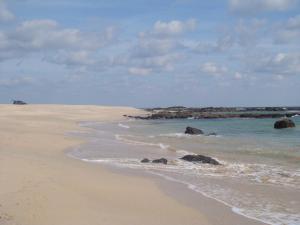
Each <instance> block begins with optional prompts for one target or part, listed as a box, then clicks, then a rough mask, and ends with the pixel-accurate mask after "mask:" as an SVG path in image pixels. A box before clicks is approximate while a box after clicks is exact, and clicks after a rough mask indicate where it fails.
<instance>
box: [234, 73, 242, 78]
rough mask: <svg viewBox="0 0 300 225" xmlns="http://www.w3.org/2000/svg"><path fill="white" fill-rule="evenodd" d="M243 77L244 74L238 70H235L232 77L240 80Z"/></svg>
mask: <svg viewBox="0 0 300 225" xmlns="http://www.w3.org/2000/svg"><path fill="white" fill-rule="evenodd" d="M243 77H244V76H243V75H242V74H241V73H240V72H235V74H234V78H235V79H236V80H241V79H243Z"/></svg>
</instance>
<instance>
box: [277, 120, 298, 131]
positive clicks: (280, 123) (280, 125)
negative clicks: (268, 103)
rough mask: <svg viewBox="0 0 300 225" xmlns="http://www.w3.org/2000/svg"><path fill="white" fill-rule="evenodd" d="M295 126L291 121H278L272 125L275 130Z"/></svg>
mask: <svg viewBox="0 0 300 225" xmlns="http://www.w3.org/2000/svg"><path fill="white" fill-rule="evenodd" d="M295 126H296V125H295V123H294V122H293V121H292V120H291V119H282V120H278V121H276V122H275V124H274V128H275V129H283V128H291V127H295Z"/></svg>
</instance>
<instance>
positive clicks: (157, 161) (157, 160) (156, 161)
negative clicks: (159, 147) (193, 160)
mask: <svg viewBox="0 0 300 225" xmlns="http://www.w3.org/2000/svg"><path fill="white" fill-rule="evenodd" d="M152 163H162V164H167V163H168V160H167V159H165V158H160V159H154V160H152Z"/></svg>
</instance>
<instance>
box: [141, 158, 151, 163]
mask: <svg viewBox="0 0 300 225" xmlns="http://www.w3.org/2000/svg"><path fill="white" fill-rule="evenodd" d="M148 162H150V160H149V159H147V158H144V159H142V160H141V163H148Z"/></svg>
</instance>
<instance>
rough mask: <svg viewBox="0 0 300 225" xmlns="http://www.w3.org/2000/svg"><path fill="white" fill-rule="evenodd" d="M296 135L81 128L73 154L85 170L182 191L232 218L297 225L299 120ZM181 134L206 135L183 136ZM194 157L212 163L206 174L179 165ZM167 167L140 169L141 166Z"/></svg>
mask: <svg viewBox="0 0 300 225" xmlns="http://www.w3.org/2000/svg"><path fill="white" fill-rule="evenodd" d="M293 120H294V121H295V123H296V128H292V129H284V130H275V129H273V124H274V121H275V120H274V119H217V120H155V121H127V122H121V123H113V124H105V123H102V124H101V123H94V124H93V123H88V124H87V123H83V124H82V126H87V127H91V128H94V130H95V132H91V133H81V134H77V135H80V136H85V137H87V138H88V139H89V142H88V143H87V144H85V145H83V146H81V147H79V148H77V149H74V150H73V151H72V152H71V154H72V156H75V157H77V158H80V159H82V160H84V161H87V162H96V163H102V164H104V165H113V166H115V167H117V168H130V169H134V170H139V171H143V172H146V173H151V174H155V175H157V176H160V177H163V178H164V179H167V180H170V181H171V182H178V183H182V184H185V185H186V187H187V188H188V189H190V190H193V191H195V192H199V193H201V194H203V195H205V196H207V197H210V198H213V199H216V200H218V201H220V202H222V203H224V204H226V205H228V206H230V207H231V208H232V210H233V211H234V212H236V213H238V214H241V215H244V216H247V217H249V218H255V219H257V220H260V221H263V222H265V223H268V224H276V225H277V224H278V225H279V224H290V225H296V224H297V225H299V224H300V129H299V127H300V117H295V118H293ZM186 126H193V127H198V128H201V129H202V130H203V131H204V132H205V133H206V134H207V133H210V132H216V133H217V134H218V135H217V136H205V135H199V136H190V135H185V134H183V132H184V129H185V127H186ZM188 153H198V154H205V155H208V156H212V157H214V158H216V159H218V160H219V161H220V162H221V163H222V165H221V166H212V165H207V164H196V163H190V162H185V161H182V160H180V159H179V158H180V157H181V156H183V155H184V154H188ZM145 157H147V158H149V159H154V158H161V157H165V158H167V159H168V160H169V162H168V165H162V164H151V163H149V164H148V163H147V164H143V163H140V160H141V159H142V158H145Z"/></svg>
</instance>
